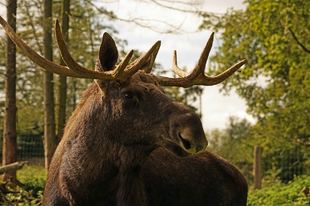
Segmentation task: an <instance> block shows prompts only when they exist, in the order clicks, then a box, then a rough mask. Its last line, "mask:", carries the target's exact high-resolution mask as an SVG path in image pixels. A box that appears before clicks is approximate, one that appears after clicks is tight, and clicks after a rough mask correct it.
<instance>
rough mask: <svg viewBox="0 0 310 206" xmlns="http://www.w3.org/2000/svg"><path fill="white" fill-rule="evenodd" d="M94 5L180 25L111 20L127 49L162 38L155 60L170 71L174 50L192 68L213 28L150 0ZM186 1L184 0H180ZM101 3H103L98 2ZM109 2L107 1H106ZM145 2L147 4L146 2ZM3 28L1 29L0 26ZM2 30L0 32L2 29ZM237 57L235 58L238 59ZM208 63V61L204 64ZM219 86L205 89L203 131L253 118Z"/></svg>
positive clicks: (221, 8)
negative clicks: (233, 119) (174, 30)
mask: <svg viewBox="0 0 310 206" xmlns="http://www.w3.org/2000/svg"><path fill="white" fill-rule="evenodd" d="M94 1H95V2H96V4H97V5H99V6H103V7H105V8H106V9H108V10H112V11H114V12H115V14H117V15H118V17H120V18H124V19H132V18H136V19H137V18H141V19H155V20H159V21H165V22H169V24H172V25H175V26H180V25H182V26H181V32H179V34H173V33H170V34H167V33H159V32H154V31H152V30H151V29H147V28H141V27H139V26H136V25H134V24H130V23H129V24H128V23H125V22H122V21H117V22H113V26H114V27H115V28H116V29H117V30H118V31H119V34H118V37H119V38H121V39H126V40H127V41H128V45H127V46H126V50H127V51H130V50H131V49H138V50H139V51H147V50H148V49H149V48H150V47H151V46H152V45H153V44H154V43H155V42H156V41H157V40H161V48H160V50H159V53H158V55H157V58H156V62H157V63H160V64H162V65H163V67H164V68H165V69H166V70H171V68H172V67H171V64H172V53H173V51H174V50H177V54H178V65H179V67H181V68H183V67H186V68H190V69H192V68H194V66H195V64H196V62H197V61H198V58H199V56H200V53H201V51H202V49H203V47H204V46H205V44H206V42H207V40H208V38H209V36H210V34H211V32H212V31H208V30H204V31H200V32H197V28H198V26H199V25H200V23H201V19H199V18H198V17H197V16H195V15H193V14H185V13H183V12H176V11H172V10H170V9H164V8H163V7H159V6H157V5H156V4H154V3H152V0H105V1H101V0H94ZM180 1H181V0H179V1H174V0H172V1H171V2H175V3H174V4H166V5H169V6H174V7H177V8H179V9H188V8H189V7H188V6H187V7H184V5H182V4H177V3H176V2H180ZM183 1H185V0H183ZM191 1H192V2H198V3H200V4H199V6H197V8H198V9H200V10H203V11H206V12H214V13H223V14H224V13H225V12H226V11H227V9H228V8H231V7H233V8H234V9H245V7H246V5H244V4H243V3H242V2H243V0H216V1H215V0H191ZM101 2H105V3H104V4H101ZM107 2H110V3H107ZM145 2H146V3H145ZM158 2H160V3H166V2H168V1H167V0H165V1H164V0H158ZM0 15H1V16H2V17H6V14H5V7H4V6H3V5H0ZM147 25H149V26H151V27H152V28H154V29H157V30H158V29H159V30H163V29H165V28H167V26H165V25H164V24H161V23H158V22H156V21H149V22H148V23H147ZM0 30H2V29H0ZM1 33H2V32H1ZM220 35H221V34H220V33H216V34H215V39H214V43H213V49H212V50H211V55H212V54H214V52H215V51H216V47H217V46H218V45H219V44H220V41H219V38H220ZM237 61H238V60H236V62H237ZM207 64H208V63H207ZM219 88H220V87H219V86H208V87H205V88H204V93H203V95H202V115H203V116H202V123H203V127H204V129H205V131H207V130H211V129H215V128H219V129H223V128H225V127H226V125H227V124H228V117H229V116H238V117H240V118H246V119H248V120H249V121H250V122H253V123H254V122H255V121H254V119H253V118H252V117H251V116H250V115H248V114H247V113H246V104H245V101H244V100H242V99H240V98H239V97H238V95H237V94H236V93H235V92H233V91H232V92H230V93H229V95H228V96H224V94H223V93H220V92H219Z"/></svg>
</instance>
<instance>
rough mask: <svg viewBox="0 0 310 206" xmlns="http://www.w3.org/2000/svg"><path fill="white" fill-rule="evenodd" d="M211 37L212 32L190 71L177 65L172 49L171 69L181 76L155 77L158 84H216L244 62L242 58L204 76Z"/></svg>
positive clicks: (210, 46) (211, 41) (211, 42)
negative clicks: (213, 73)
mask: <svg viewBox="0 0 310 206" xmlns="http://www.w3.org/2000/svg"><path fill="white" fill-rule="evenodd" d="M213 38H214V32H213V33H212V34H211V36H210V38H209V40H208V42H207V44H206V46H205V48H204V49H203V51H202V53H201V55H200V58H199V60H198V63H197V65H196V66H195V67H194V69H193V70H192V71H191V72H190V73H188V72H184V71H182V70H181V69H180V68H179V67H178V65H177V57H176V51H174V54H173V61H172V68H173V71H174V72H175V73H176V74H177V75H179V76H180V77H181V78H168V77H157V79H158V81H159V84H160V85H162V86H178V87H191V86H193V85H205V86H211V85H216V84H219V83H221V82H222V81H224V80H225V79H227V78H228V77H230V76H231V75H232V74H233V73H234V72H235V71H236V70H238V69H239V68H240V67H241V66H242V65H243V64H245V62H246V60H245V59H244V60H242V61H240V62H238V63H237V64H235V65H233V66H232V67H230V68H229V69H227V70H226V71H224V72H223V73H221V74H219V75H217V76H215V77H209V76H206V75H205V73H204V70H205V66H206V63H207V60H208V57H209V53H210V50H211V48H212V44H213Z"/></svg>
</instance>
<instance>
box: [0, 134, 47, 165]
mask: <svg viewBox="0 0 310 206" xmlns="http://www.w3.org/2000/svg"><path fill="white" fill-rule="evenodd" d="M42 138H43V134H29V135H19V136H18V138H17V159H18V161H28V165H41V166H44V146H43V141H42ZM0 158H1V159H2V138H1V147H0Z"/></svg>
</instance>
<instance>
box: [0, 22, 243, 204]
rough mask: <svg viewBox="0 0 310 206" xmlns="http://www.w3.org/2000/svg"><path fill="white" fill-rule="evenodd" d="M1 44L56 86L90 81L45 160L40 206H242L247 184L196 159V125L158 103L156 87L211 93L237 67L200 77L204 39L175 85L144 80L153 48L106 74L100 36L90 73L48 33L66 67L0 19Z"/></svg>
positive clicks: (206, 159) (186, 113)
mask: <svg viewBox="0 0 310 206" xmlns="http://www.w3.org/2000/svg"><path fill="white" fill-rule="evenodd" d="M0 23H1V25H2V26H3V28H4V29H5V30H6V32H7V34H8V35H9V36H10V38H11V39H12V40H13V41H14V42H15V44H16V45H17V46H19V47H20V49H21V50H22V51H23V52H24V54H25V55H27V56H28V57H29V58H30V59H31V60H32V61H33V62H35V63H36V64H38V65H39V66H41V67H42V68H44V69H46V70H47V71H51V72H54V73H57V74H60V75H64V76H71V77H76V78H89V79H94V82H93V83H92V84H91V85H90V86H89V87H88V88H87V90H86V91H85V92H84V94H83V96H82V100H81V102H80V104H79V105H78V106H77V108H76V109H75V111H74V112H73V114H72V116H71V117H70V119H69V120H68V123H67V125H66V128H65V130H64V135H63V137H62V140H61V142H60V143H59V145H58V147H57V149H56V152H55V154H54V156H53V159H52V162H51V165H50V168H49V172H48V178H47V182H46V187H45V191H44V198H43V205H46V206H51V205H59V206H60V205H70V206H73V205H107V206H113V205H117V206H147V205H162V206H164V205H166V206H174V205H175V206H176V205H178V206H180V205H184V206H185V205H197V206H198V205H210V206H224V205H231V206H232V205H235V206H242V205H246V199H247V182H246V180H245V178H244V177H243V176H242V174H241V173H240V172H239V171H238V170H237V169H236V168H235V167H234V166H233V165H231V164H230V163H228V162H227V161H226V160H224V159H222V158H221V157H219V156H217V155H215V154H212V153H210V152H208V151H204V150H205V148H206V147H207V140H206V137H205V135H204V131H203V128H202V124H201V121H200V119H199V117H198V116H197V115H196V114H195V113H194V112H193V111H192V110H191V109H189V108H188V107H186V106H185V105H183V104H181V103H179V102H176V101H174V100H172V99H170V98H169V97H167V96H166V95H165V94H164V91H163V89H162V87H161V86H177V87H190V86H192V85H215V84H218V83H220V82H222V81H223V80H225V79H226V78H228V77H229V76H230V75H232V74H233V73H234V72H235V71H236V70H237V69H238V68H240V67H241V66H242V65H243V64H244V63H245V60H243V61H240V62H239V63H237V64H235V65H234V66H232V67H231V68H229V69H228V70H226V71H225V72H223V73H222V74H220V75H218V76H216V77H208V76H206V75H205V74H204V69H205V64H206V61H207V59H208V55H209V52H210V50H211V47H212V42H213V34H212V35H211V37H210V39H209V41H208V42H207V44H206V46H205V48H204V49H203V52H202V54H201V56H200V59H199V61H198V63H197V65H196V66H195V68H194V69H193V70H192V71H191V72H190V73H186V72H183V71H182V70H181V69H180V68H179V67H178V66H177V61H176V52H175V53H174V58H173V69H174V71H175V72H176V73H177V74H178V75H179V76H180V77H179V78H168V77H162V76H154V75H152V74H150V72H151V69H152V67H153V65H154V61H155V58H156V55H157V52H158V50H159V47H160V42H159V41H158V42H156V43H155V44H154V45H153V46H152V47H151V49H150V50H149V51H148V52H146V53H145V54H143V55H142V56H141V57H139V58H138V59H137V60H135V61H134V62H133V63H130V64H129V60H130V58H131V57H132V54H133V51H130V52H129V53H128V54H127V55H126V57H125V58H124V59H123V61H122V62H121V63H120V64H119V65H116V62H117V60H118V50H117V48H116V45H115V42H114V40H113V39H112V38H111V36H110V35H108V34H107V33H105V34H104V35H103V38H102V43H101V46H100V50H99V56H98V61H97V64H96V67H95V71H92V70H87V69H86V68H83V67H82V66H80V65H79V64H77V63H76V62H75V61H74V60H73V58H72V57H71V55H70V53H69V51H68V49H67V47H66V45H65V43H64V40H63V38H62V35H61V32H60V27H59V24H58V22H57V21H56V24H55V32H56V39H57V43H58V47H59V50H60V52H61V54H62V58H63V59H64V61H65V63H66V65H67V66H61V65H57V64H54V63H53V62H50V61H48V60H46V59H44V58H43V57H41V56H40V55H38V54H37V53H36V52H34V51H33V50H32V49H31V48H29V47H28V46H27V45H26V44H25V43H24V42H23V41H22V40H21V39H20V38H19V37H18V36H17V35H16V34H15V33H14V31H13V30H12V29H11V28H10V26H9V25H8V24H7V22H5V21H4V20H3V19H2V18H1V17H0Z"/></svg>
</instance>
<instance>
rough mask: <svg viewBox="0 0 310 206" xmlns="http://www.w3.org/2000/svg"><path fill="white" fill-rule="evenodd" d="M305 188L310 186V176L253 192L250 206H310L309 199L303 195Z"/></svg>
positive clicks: (249, 201) (250, 197)
mask: <svg viewBox="0 0 310 206" xmlns="http://www.w3.org/2000/svg"><path fill="white" fill-rule="evenodd" d="M304 186H307V187H309V186H310V177H309V176H299V177H295V178H294V180H293V181H290V182H288V183H287V184H283V183H281V184H275V185H274V186H272V187H269V188H265V189H261V190H251V191H250V192H249V196H248V204H247V205H248V206H258V205H264V206H273V205H281V206H293V205H296V206H297V205H298V206H301V205H309V204H310V203H309V199H308V198H307V197H306V196H305V194H304V193H302V191H301V190H302V188H303V187H304Z"/></svg>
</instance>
